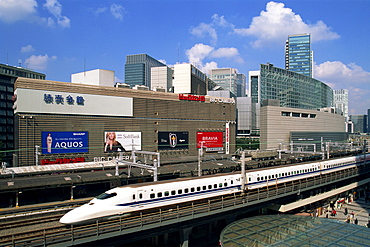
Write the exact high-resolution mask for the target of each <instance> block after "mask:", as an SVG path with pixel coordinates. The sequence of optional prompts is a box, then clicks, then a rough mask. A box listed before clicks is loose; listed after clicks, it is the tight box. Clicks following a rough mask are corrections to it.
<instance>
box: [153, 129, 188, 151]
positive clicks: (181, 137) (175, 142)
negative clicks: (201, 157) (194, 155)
mask: <svg viewBox="0 0 370 247" xmlns="http://www.w3.org/2000/svg"><path fill="white" fill-rule="evenodd" d="M188 148H189V132H187V131H185V132H158V149H159V150H168V149H170V150H171V149H188Z"/></svg>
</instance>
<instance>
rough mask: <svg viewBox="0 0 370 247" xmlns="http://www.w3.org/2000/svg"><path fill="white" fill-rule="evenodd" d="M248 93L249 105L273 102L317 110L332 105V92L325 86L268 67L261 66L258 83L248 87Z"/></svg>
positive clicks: (288, 72)
mask: <svg viewBox="0 0 370 247" xmlns="http://www.w3.org/2000/svg"><path fill="white" fill-rule="evenodd" d="M251 80H254V79H253V78H251ZM256 83H258V85H256ZM257 90H259V91H257ZM250 94H251V97H252V102H256V103H262V102H263V101H264V100H266V99H277V100H279V101H280V106H281V107H291V108H300V109H318V108H325V107H331V106H332V104H333V90H332V89H331V88H330V87H329V86H328V85H326V84H325V83H323V82H321V81H319V80H316V79H314V78H310V77H307V76H303V75H301V74H298V73H295V72H292V71H288V70H285V69H281V68H277V67H274V66H273V65H272V64H267V65H265V64H261V68H260V75H259V80H258V78H256V79H255V82H254V83H252V84H251V85H250Z"/></svg>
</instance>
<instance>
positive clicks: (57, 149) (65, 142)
mask: <svg viewBox="0 0 370 247" xmlns="http://www.w3.org/2000/svg"><path fill="white" fill-rule="evenodd" d="M41 140H42V141H41V145H42V146H41V153H42V154H64V153H87V152H88V151H89V132H42V133H41Z"/></svg>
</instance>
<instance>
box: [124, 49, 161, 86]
mask: <svg viewBox="0 0 370 247" xmlns="http://www.w3.org/2000/svg"><path fill="white" fill-rule="evenodd" d="M161 66H166V65H165V64H163V63H161V62H160V61H158V60H156V59H154V58H152V57H151V56H149V55H147V54H136V55H127V56H126V64H125V83H126V84H128V85H130V86H131V87H133V86H135V85H144V86H147V87H149V88H151V82H150V74H151V72H150V70H151V68H152V67H161Z"/></svg>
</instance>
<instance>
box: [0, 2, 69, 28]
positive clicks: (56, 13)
mask: <svg viewBox="0 0 370 247" xmlns="http://www.w3.org/2000/svg"><path fill="white" fill-rule="evenodd" d="M37 7H38V4H37V1H36V0H0V21H4V22H8V23H12V22H16V21H27V22H34V23H38V24H43V25H44V24H46V25H47V26H49V27H54V26H55V25H56V24H58V25H59V26H61V27H69V26H70V20H69V19H68V17H66V16H62V5H61V4H60V3H59V2H58V1H57V0H46V1H45V3H44V4H43V7H44V8H45V9H46V10H47V11H48V12H49V13H50V14H51V15H52V16H53V17H43V16H39V13H38V11H37Z"/></svg>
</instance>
